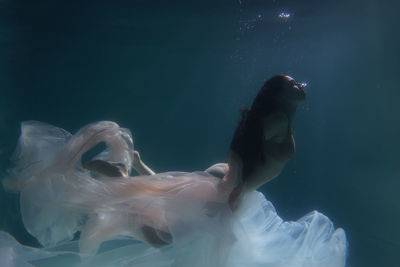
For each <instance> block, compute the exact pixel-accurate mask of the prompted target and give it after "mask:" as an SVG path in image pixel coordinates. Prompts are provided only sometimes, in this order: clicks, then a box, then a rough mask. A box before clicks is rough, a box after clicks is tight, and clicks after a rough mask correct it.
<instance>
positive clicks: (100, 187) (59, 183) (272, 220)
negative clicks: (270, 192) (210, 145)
mask: <svg viewBox="0 0 400 267" xmlns="http://www.w3.org/2000/svg"><path fill="white" fill-rule="evenodd" d="M100 142H104V143H105V144H106V146H107V149H106V150H105V151H103V152H101V153H100V154H99V155H98V156H96V158H99V159H103V160H107V161H111V162H118V163H123V164H125V165H126V166H127V167H128V169H130V167H131V163H132V159H133V155H134V153H133V152H134V150H133V142H132V137H131V134H130V132H129V130H127V129H123V128H120V127H119V126H118V125H117V124H116V123H113V122H108V121H102V122H97V123H93V124H90V125H87V126H85V127H83V128H82V129H81V130H79V131H78V132H77V133H76V134H74V135H71V134H69V133H68V132H66V131H65V130H62V129H60V128H57V127H54V126H51V125H48V124H44V123H40V122H35V121H29V122H24V123H23V124H22V127H21V137H20V139H19V141H18V146H17V149H16V152H15V154H14V156H13V159H14V160H15V167H14V168H13V169H12V170H11V171H10V173H9V176H8V177H7V178H6V179H5V180H4V181H3V184H4V185H5V187H6V188H8V189H9V190H14V191H18V192H20V199H21V213H22V218H23V222H24V225H25V227H26V229H27V230H28V232H29V233H31V234H32V235H33V236H34V237H35V238H37V239H38V241H39V242H40V243H41V244H42V245H43V248H30V247H26V246H22V245H20V244H19V243H18V242H17V241H16V240H14V239H13V238H12V237H11V236H10V235H8V234H7V233H5V232H1V233H0V265H1V266H7V267H9V266H10V267H11V266H143V267H145V266H146V267H147V266H149V267H150V266H151V267H154V266H179V267H187V266H191V267H205V266H207V267H213V266H215V267H217V266H218V267H220V266H232V267H235V266H237V267H239V266H240V267H244V266H271V267H272V266H274V267H275V266H276V267H290V266H293V267H301V266H307V267H314V266H315V267H317V266H326V267H339V266H344V264H345V257H346V246H347V243H346V237H345V234H344V231H343V230H342V229H337V230H335V229H334V227H333V224H332V222H331V221H330V220H329V219H328V218H327V217H326V216H324V215H322V214H320V213H318V212H312V213H310V214H308V215H306V216H305V217H303V218H302V219H300V220H298V221H297V222H284V221H283V220H282V219H281V218H280V217H278V215H277V214H276V211H275V209H274V207H273V205H272V204H271V203H270V202H268V201H267V200H266V199H265V197H264V196H263V195H262V194H261V193H258V192H255V191H253V192H249V193H246V194H245V195H244V196H243V198H242V200H241V203H240V205H239V209H238V210H237V211H235V212H234V213H232V212H231V210H230V208H229V205H228V204H227V199H228V195H226V193H224V192H225V191H226V190H223V189H221V179H220V178H218V177H214V176H212V175H210V174H209V173H207V172H194V173H185V172H167V173H160V174H156V175H150V176H129V177H116V178H110V177H101V176H100V177H98V176H97V177H96V176H94V175H93V174H92V173H90V172H89V171H87V170H85V169H83V168H82V162H81V161H82V155H83V154H84V153H86V152H87V151H88V150H89V149H91V148H92V147H93V146H95V145H96V144H98V143H100ZM144 229H151V235H150V236H149V235H148V234H146V231H144ZM78 233H79V234H78ZM155 240H156V241H157V242H162V243H163V244H164V245H166V246H164V247H162V248H154V247H151V246H150V245H148V244H147V243H150V244H153V245H154V244H156V243H157V242H156V241H155ZM142 241H145V242H142ZM146 242H147V243H146ZM155 242H156V243H155Z"/></svg>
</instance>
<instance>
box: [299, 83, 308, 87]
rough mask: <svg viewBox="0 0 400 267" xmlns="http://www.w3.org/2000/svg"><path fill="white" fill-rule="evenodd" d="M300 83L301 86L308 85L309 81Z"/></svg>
mask: <svg viewBox="0 0 400 267" xmlns="http://www.w3.org/2000/svg"><path fill="white" fill-rule="evenodd" d="M299 84H300V85H301V87H306V86H307V82H301V83H299Z"/></svg>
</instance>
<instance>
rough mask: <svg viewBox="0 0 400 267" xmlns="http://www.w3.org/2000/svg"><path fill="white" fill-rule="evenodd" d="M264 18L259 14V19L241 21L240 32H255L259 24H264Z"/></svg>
mask: <svg viewBox="0 0 400 267" xmlns="http://www.w3.org/2000/svg"><path fill="white" fill-rule="evenodd" d="M262 20H263V16H262V14H258V15H257V17H255V18H253V19H246V20H239V24H240V27H239V30H240V31H241V32H246V31H249V30H254V28H255V27H256V26H257V24H259V23H262Z"/></svg>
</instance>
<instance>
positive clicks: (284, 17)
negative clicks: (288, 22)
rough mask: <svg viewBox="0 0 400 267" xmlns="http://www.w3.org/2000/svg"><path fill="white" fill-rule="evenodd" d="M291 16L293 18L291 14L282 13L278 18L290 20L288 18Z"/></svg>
mask: <svg viewBox="0 0 400 267" xmlns="http://www.w3.org/2000/svg"><path fill="white" fill-rule="evenodd" d="M290 16H291V14H290V13H288V12H281V13H280V14H279V15H278V17H279V18H281V19H288V18H290Z"/></svg>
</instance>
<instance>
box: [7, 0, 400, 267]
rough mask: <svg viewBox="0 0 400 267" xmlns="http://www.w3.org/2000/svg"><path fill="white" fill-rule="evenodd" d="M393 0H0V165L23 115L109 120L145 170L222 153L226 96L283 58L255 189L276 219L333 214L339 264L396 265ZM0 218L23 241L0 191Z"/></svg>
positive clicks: (226, 135)
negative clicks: (281, 106)
mask: <svg viewBox="0 0 400 267" xmlns="http://www.w3.org/2000/svg"><path fill="white" fill-rule="evenodd" d="M399 7H400V4H399V2H398V1H394V0H393V1H389V0H388V1H379V0H364V1H363V0H348V1H345V0H339V1H316V0H305V1H295V0H292V1H288V0H276V1H272V0H271V1H269V0H268V1H266V0H264V1H261V0H253V1H250V0H241V1H235V0H213V1H211V0H209V1H207V0H206V1H199V0H198V1H193V0H191V1H190V0H185V1H176V0H172V1H165V0H164V1H161V0H159V1H156V0H147V1H144V0H141V1H139V0H136V1H135V0H130V1H100V0H97V1H83V0H82V1H65V0H60V1H54V0H53V1H50V0H49V1H43V0H40V1H32V0H31V1H28V0H25V1H22V0H20V1H18V0H15V1H12V0H8V1H5V0H0V92H1V98H0V175H1V176H4V174H5V171H6V169H7V167H8V166H9V161H8V159H9V157H10V156H11V154H12V151H13V149H14V146H15V144H16V141H17V138H18V134H19V123H20V122H21V121H23V120H31V119H34V120H39V121H44V122H48V123H51V124H54V125H57V126H60V127H62V128H65V129H67V130H69V131H71V132H74V131H76V130H77V129H79V128H80V127H81V126H83V125H84V124H86V123H89V122H92V121H96V120H113V121H116V122H118V123H119V124H120V125H122V126H123V127H126V128H129V129H131V130H132V132H133V135H134V137H135V142H136V148H137V149H138V150H139V151H140V152H141V154H142V157H143V159H144V160H145V161H146V162H148V164H149V165H150V166H151V167H152V168H153V169H154V170H156V171H158V172H162V171H168V170H184V171H193V170H202V169H205V168H206V167H208V166H209V165H211V164H213V163H215V162H222V161H224V160H225V158H226V156H227V151H228V147H229V142H230V139H231V137H232V134H233V131H234V129H235V127H236V124H237V121H238V119H239V110H240V108H241V106H243V105H249V104H250V103H251V100H252V98H253V97H254V96H255V94H256V92H257V90H258V89H259V87H260V86H261V85H262V83H263V82H264V80H265V79H267V78H268V77H270V76H272V75H274V74H276V73H287V74H290V75H292V76H293V77H294V78H296V79H297V80H299V81H305V82H307V83H308V100H307V102H306V104H304V105H303V106H302V107H301V108H300V110H299V112H298V115H297V120H296V123H295V131H294V134H295V139H296V145H297V152H296V154H295V156H294V158H293V159H292V160H291V161H290V162H289V164H288V165H287V167H286V169H285V170H284V171H283V173H282V174H281V176H280V177H279V178H278V179H275V180H274V181H272V182H270V183H268V184H266V185H264V186H263V187H262V188H261V190H262V191H263V192H264V193H265V194H266V195H267V198H269V199H270V200H271V201H272V202H273V203H274V205H275V206H276V208H277V210H278V213H279V214H280V215H281V216H282V217H283V218H285V219H286V220H294V219H298V218H299V217H300V216H302V215H304V214H305V213H307V212H308V211H310V210H314V209H317V210H319V211H321V212H323V213H325V214H326V215H328V216H329V217H330V218H331V219H332V220H333V221H334V223H335V225H336V226H338V227H343V228H344V229H345V230H346V233H347V235H348V239H349V259H348V266H351V267H354V266H360V267H378V266H383V267H386V266H387V267H395V266H400V256H399V254H398V252H399V251H400V206H399V203H400V194H399V189H400V162H399V153H398V150H399V148H400V141H399V137H400V123H399V122H400V120H399V118H398V115H399V114H400V112H399V105H398V100H399V97H400V91H399V74H398V73H399V70H400V53H399V49H398V48H399V45H400V35H399V34H398V25H400V19H399V18H398V10H399ZM281 12H288V13H290V14H291V16H290V17H289V18H288V19H283V18H279V14H280V13H281ZM0 229H1V230H6V231H9V232H11V233H12V234H13V235H14V236H15V237H16V238H17V239H18V240H19V241H20V242H23V243H25V244H31V245H32V244H35V240H34V239H33V238H32V237H30V236H29V235H28V234H27V233H26V232H25V230H24V228H23V225H22V222H21V218H20V215H19V210H18V198H17V196H16V195H11V194H8V193H5V192H4V191H3V190H1V191H0Z"/></svg>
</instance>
